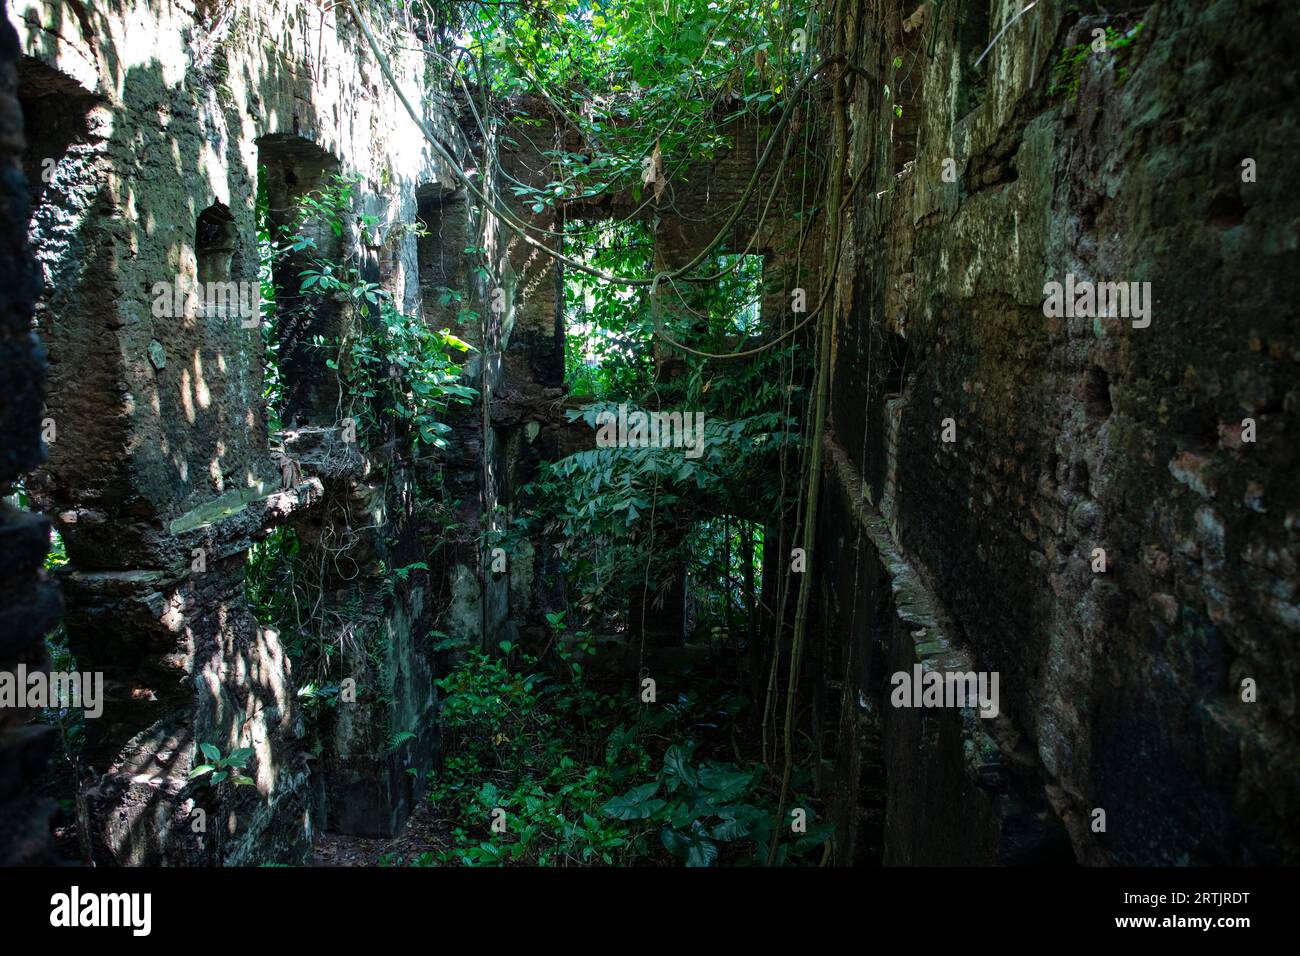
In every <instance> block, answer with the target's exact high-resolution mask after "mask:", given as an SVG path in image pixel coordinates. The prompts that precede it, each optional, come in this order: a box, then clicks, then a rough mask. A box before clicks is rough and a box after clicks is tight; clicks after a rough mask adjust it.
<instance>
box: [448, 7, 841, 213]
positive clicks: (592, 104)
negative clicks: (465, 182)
mask: <svg viewBox="0 0 1300 956" xmlns="http://www.w3.org/2000/svg"><path fill="white" fill-rule="evenodd" d="M461 11H462V16H463V18H464V19H463V28H464V31H465V35H466V36H467V37H468V38H469V42H468V44H467V45H468V48H469V51H470V53H471V56H470V58H469V60H470V62H471V63H472V64H473V73H474V76H473V78H472V79H473V81H476V82H477V83H478V84H479V85H481V86H483V87H486V88H487V89H489V90H490V91H491V92H492V93H494V94H498V95H509V94H517V93H521V92H528V93H532V94H535V95H538V96H541V97H543V98H544V99H546V100H547V101H548V103H549V104H550V105H551V106H552V108H553V109H555V110H556V111H557V112H559V113H561V114H562V115H563V116H564V117H565V122H567V123H568V124H569V125H571V126H572V127H574V128H576V129H577V130H579V132H580V133H581V135H582V139H583V142H584V143H585V144H587V148H586V149H584V150H582V151H580V152H574V151H569V150H564V149H557V150H552V151H549V152H548V153H547V156H548V157H549V158H550V159H551V161H552V163H553V171H554V179H553V181H551V182H550V183H547V184H545V185H541V186H530V185H527V184H524V183H521V182H517V181H516V182H515V183H514V184H513V186H512V188H513V190H514V192H515V194H516V196H517V197H518V200H519V201H520V202H522V203H523V204H524V205H526V206H528V207H530V208H531V209H532V210H533V211H534V212H541V211H542V210H544V209H546V208H547V207H549V206H552V205H554V204H555V203H556V202H558V201H560V200H564V199H571V198H573V197H577V196H594V195H599V194H601V193H603V192H606V191H611V190H620V189H629V190H630V191H631V192H632V194H633V196H634V197H636V198H637V199H638V200H639V199H640V198H641V193H642V189H643V183H642V176H643V171H644V170H645V168H646V165H645V164H646V162H647V160H648V159H649V158H651V157H653V156H654V155H655V154H656V152H658V154H659V155H660V157H661V160H660V162H661V164H662V168H663V173H664V175H665V178H676V179H680V178H681V177H682V176H683V175H684V174H685V173H686V171H687V170H688V169H689V167H690V165H691V164H692V163H694V162H698V161H700V160H706V159H710V158H712V157H713V156H714V155H715V154H716V153H717V152H718V151H719V150H720V149H722V148H724V146H725V145H726V139H725V137H724V135H723V132H722V130H723V127H724V126H725V125H726V124H727V123H728V122H730V121H732V120H734V119H736V118H737V117H739V116H742V115H745V114H750V115H759V116H761V115H764V114H766V113H768V112H770V111H771V110H772V109H773V108H775V107H778V106H780V105H781V96H782V94H783V92H785V91H787V89H788V87H789V86H790V85H791V84H792V82H793V81H795V80H796V79H797V78H798V77H799V76H800V75H801V73H802V71H804V70H806V69H807V67H808V66H809V65H810V64H811V63H812V62H813V61H815V59H816V57H815V55H814V54H813V52H811V51H812V49H813V47H814V46H815V42H816V41H815V36H814V37H812V38H809V39H808V41H807V44H806V47H807V52H805V51H797V50H796V49H795V46H796V44H795V42H794V40H795V30H796V29H806V28H807V27H809V26H810V25H811V26H814V29H815V24H813V23H812V22H811V20H810V19H809V12H808V11H809V4H808V3H807V2H806V0H804V2H801V0H796V2H794V3H784V2H774V3H770V4H754V5H745V4H718V3H716V2H715V0H619V2H618V3H614V2H612V0H535V2H530V3H528V4H477V5H476V4H463V5H461ZM515 126H516V128H517V129H519V130H520V133H519V134H520V135H521V136H522V135H525V134H524V133H523V132H522V126H523V124H521V123H516V124H515Z"/></svg>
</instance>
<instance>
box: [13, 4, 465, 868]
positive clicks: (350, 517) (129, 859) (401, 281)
mask: <svg viewBox="0 0 1300 956" xmlns="http://www.w3.org/2000/svg"><path fill="white" fill-rule="evenodd" d="M10 17H11V19H12V20H13V22H14V24H15V26H16V27H17V32H18V37H19V43H20V47H21V54H22V56H21V63H20V64H19V68H18V75H19V80H18V82H19V96H20V99H21V100H22V109H23V113H24V114H25V116H26V117H27V118H28V119H29V123H30V124H31V125H32V126H33V130H34V135H33V137H32V138H31V141H30V142H29V145H28V150H27V152H26V154H25V156H24V159H23V161H24V165H25V166H26V167H27V169H28V170H29V182H30V184H31V195H32V198H33V199H34V200H35V205H34V212H33V215H32V220H31V239H32V245H33V247H34V249H35V250H36V256H37V263H38V266H39V270H40V278H41V282H42V290H41V296H40V299H39V304H38V314H37V326H38V331H39V333H40V335H41V337H42V339H43V341H44V342H45V343H46V344H47V345H48V348H49V351H50V362H51V372H50V388H49V397H48V402H47V408H46V414H47V415H48V417H49V418H50V419H52V420H53V421H54V423H55V425H56V428H57V439H56V440H55V441H53V442H52V443H51V447H50V456H49V458H50V460H49V463H48V465H47V466H46V467H45V468H44V469H43V470H42V473H41V476H40V479H39V480H38V481H34V482H33V483H34V485H36V486H37V488H38V490H39V496H38V498H39V501H40V503H41V504H42V506H43V507H44V508H45V509H46V510H47V512H48V513H50V514H51V515H52V516H53V517H54V518H55V521H56V525H57V527H58V528H59V530H60V532H61V533H62V534H63V536H64V539H65V540H66V542H67V548H68V554H69V558H70V561H69V565H68V567H67V568H66V569H65V571H64V573H63V574H62V575H61V580H62V582H63V586H64V590H65V593H66V595H67V605H68V609H67V618H66V625H67V631H68V635H69V641H70V645H71V647H72V649H73V651H74V652H75V654H76V655H77V659H78V663H79V666H80V667H81V669H82V670H84V671H102V672H104V673H105V675H106V683H107V697H108V700H107V703H106V707H105V713H104V716H103V717H102V718H99V719H98V720H94V721H89V722H88V738H89V739H88V752H87V755H86V760H87V762H88V764H89V766H90V767H91V768H92V771H93V776H92V777H91V779H90V781H89V782H88V784H87V787H86V789H85V791H84V792H83V794H82V797H81V801H80V802H81V825H82V836H83V843H84V845H85V853H86V855H87V856H88V857H89V858H91V859H93V860H94V861H95V862H96V863H99V864H104V863H158V862H167V863H250V862H261V861H267V860H274V861H279V862H301V861H302V860H303V859H304V858H305V855H306V853H307V852H308V851H309V848H310V841H311V835H312V830H313V821H314V822H315V825H323V826H329V827H331V828H332V829H340V830H344V831H354V832H374V833H387V832H392V830H393V829H395V828H396V826H398V825H399V824H400V823H401V821H402V819H404V817H405V815H406V813H408V812H409V810H410V809H411V807H412V805H413V802H414V795H413V792H412V788H413V787H415V786H417V783H416V782H413V781H414V779H415V778H418V777H422V775H423V772H424V770H426V769H427V768H428V767H429V766H430V763H431V759H432V754H433V749H434V746H435V743H436V741H435V739H434V738H435V732H434V730H433V726H434V723H435V721H434V720H433V714H434V708H435V706H436V701H435V699H434V693H433V688H432V662H431V658H430V655H429V652H428V649H427V647H426V646H425V644H426V642H425V641H424V640H423V637H424V636H425V634H426V633H427V631H428V630H429V629H430V628H431V627H432V625H433V617H434V612H435V599H436V597H437V595H435V594H434V593H433V588H432V586H431V584H430V582H429V581H428V579H427V578H426V577H422V576H420V575H418V574H417V575H414V576H412V577H411V578H410V579H409V581H407V582H403V584H402V585H401V586H400V587H397V588H395V589H385V587H384V585H385V583H386V582H385V581H384V579H383V569H384V568H385V567H390V568H391V567H394V566H400V565H403V564H409V563H410V562H412V561H416V560H419V559H420V557H422V555H421V554H420V553H419V552H418V547H419V531H420V529H418V528H417V527H415V522H413V521H411V520H410V515H411V514H412V512H413V506H412V495H413V492H412V473H411V469H412V468H413V467H415V466H414V464H413V463H411V462H407V461H401V460H396V461H388V462H386V463H385V465H386V467H385V469H384V473H383V474H382V475H380V474H379V469H378V468H377V467H376V466H377V465H378V464H379V462H378V461H377V460H376V461H366V460H363V459H362V458H361V456H360V455H359V453H358V450H357V448H356V446H355V445H352V446H350V447H349V446H348V445H347V440H346V438H345V437H344V435H345V428H344V426H345V424H346V423H344V422H340V421H339V420H338V412H337V387H336V385H335V382H334V377H333V373H331V372H330V371H329V370H328V369H327V368H326V367H325V365H324V360H323V357H321V356H319V355H314V354H310V353H309V351H308V348H307V347H308V345H309V339H310V337H311V336H312V335H313V334H317V333H329V332H331V331H335V329H333V328H332V327H331V325H330V323H331V322H333V321H335V320H334V319H333V318H332V317H331V316H330V315H328V314H306V313H302V314H300V313H298V312H295V310H294V303H293V302H292V301H291V298H292V297H291V295H289V294H288V293H290V292H292V291H296V287H287V286H288V283H290V282H294V281H296V277H284V276H277V277H276V280H277V283H278V284H279V285H280V286H281V287H284V288H282V291H283V292H284V293H285V295H284V303H283V305H284V313H285V315H284V318H285V321H284V322H283V323H281V324H280V326H279V333H280V337H281V339H280V342H279V347H280V358H281V367H282V371H283V372H284V374H285V375H286V392H287V395H288V397H289V401H288V403H287V404H288V406H289V407H288V411H289V412H290V413H291V414H287V415H286V416H285V417H286V422H285V423H286V426H289V430H288V431H286V432H285V433H284V434H281V435H275V436H269V435H268V426H267V416H266V410H265V407H264V401H263V385H264V382H263V343H262V341H261V333H260V331H259V329H258V323H257V317H256V313H255V310H256V308H257V281H258V276H257V270H258V249H257V241H256V235H255V228H256V225H255V197H256V187H257V181H258V175H259V167H262V168H264V169H265V170H266V173H267V177H268V193H269V194H270V195H271V198H272V202H273V206H274V208H273V211H272V221H273V222H275V220H276V216H277V214H278V215H282V216H287V213H288V210H287V209H286V207H287V206H288V207H291V206H292V204H295V203H297V202H298V201H299V200H300V199H301V197H302V196H303V195H304V194H305V193H307V192H308V191H309V190H310V189H311V188H313V187H314V186H318V185H320V184H321V183H323V182H325V181H327V179H328V177H329V176H330V175H331V174H332V173H334V172H339V173H342V174H347V175H351V176H355V177H357V178H359V180H360V184H359V185H358V187H357V193H358V195H359V196H361V197H364V198H363V199H361V200H359V202H360V204H361V208H359V209H358V210H357V212H359V213H364V214H367V215H370V216H373V217H374V221H375V222H376V223H377V224H378V225H377V227H376V229H375V230H374V232H375V233H383V234H387V233H389V231H390V230H392V229H393V227H395V226H397V225H399V224H405V225H413V224H414V223H415V221H416V219H417V216H418V212H419V208H418V207H419V196H420V195H422V194H427V193H429V192H443V191H446V190H448V189H450V188H451V182H452V175H451V173H450V172H449V170H447V169H446V168H444V167H443V166H442V165H441V163H440V162H438V161H436V160H435V159H434V157H433V155H432V151H431V149H430V147H429V146H428V144H427V143H426V142H425V140H424V138H423V137H422V136H421V135H420V133H419V131H418V129H417V128H416V126H415V124H414V123H413V122H412V121H411V120H410V119H409V117H407V115H406V114H405V112H404V110H403V108H402V107H401V105H400V104H399V102H398V100H397V98H396V96H395V95H394V94H393V92H392V91H391V90H390V89H389V88H388V87H387V85H386V83H385V81H384V79H383V76H382V74H381V72H380V69H379V66H378V64H377V62H376V61H375V59H374V58H373V56H372V55H371V54H370V52H369V49H368V47H367V45H366V43H365V41H364V38H363V37H362V35H361V33H360V31H358V30H357V29H356V27H355V26H354V25H353V24H351V22H350V21H349V20H348V19H347V15H346V12H345V11H342V12H341V11H339V10H337V9H336V10H332V11H328V12H324V13H323V12H322V11H321V10H319V9H317V8H314V7H311V6H309V5H303V4H296V3H282V2H274V0H273V2H263V0H247V2H239V3H235V4H231V5H227V6H224V7H222V8H221V9H210V8H209V6H208V5H204V6H201V7H198V8H196V7H195V5H193V4H191V3H188V2H184V0H177V2H168V3H161V4H159V3H144V2H141V3H129V4H127V5H125V6H124V7H122V6H119V7H115V8H113V9H111V10H108V9H103V8H95V9H91V8H88V7H87V6H85V5H83V4H81V3H77V2H72V0H68V2H62V0H56V2H36V0H31V2H27V0H18V2H17V3H15V4H13V5H12V6H11V10H10ZM410 46H411V47H412V48H414V49H418V45H417V44H415V43H412V44H410ZM393 56H394V68H395V70H396V71H397V73H398V76H399V79H400V82H401V83H402V84H403V85H404V86H405V87H406V88H408V89H417V88H419V89H423V88H426V87H427V88H430V89H433V88H436V82H435V81H434V80H433V79H432V73H431V68H430V65H429V63H428V62H426V61H425V59H424V58H423V57H422V56H421V55H420V54H418V53H414V52H411V50H407V51H405V52H399V53H395V54H393ZM417 102H420V103H422V104H424V105H425V108H426V109H427V110H428V111H429V113H428V116H427V119H428V120H429V122H430V123H431V124H432V125H433V126H434V127H435V128H437V129H439V130H440V131H441V133H442V135H443V136H444V137H445V139H446V140H447V141H448V142H452V143H455V142H456V141H457V137H458V135H459V133H458V129H457V127H456V123H455V121H454V119H453V118H452V117H451V115H450V114H449V113H448V111H447V109H446V108H445V104H443V103H442V102H441V101H440V100H439V98H438V97H437V96H436V95H435V96H428V97H420V98H417ZM33 174H37V178H33ZM393 234H394V235H397V236H399V237H400V238H399V239H397V240H394V241H393V242H392V243H389V244H387V245H386V246H384V247H382V248H381V247H376V246H374V245H373V244H372V240H371V239H370V238H369V237H368V235H367V234H365V233H363V231H362V230H361V229H360V228H359V227H355V226H354V227H352V228H350V229H349V231H348V233H347V234H345V235H343V236H340V237H337V241H338V243H339V245H340V248H346V249H350V250H354V251H357V252H358V254H359V257H360V258H361V260H362V262H363V271H364V272H365V274H366V275H367V276H368V277H371V278H373V279H374V281H379V282H381V283H382V284H383V285H384V286H385V288H387V289H388V290H389V291H391V292H392V293H393V295H394V298H395V302H396V304H397V305H398V307H399V308H402V309H404V310H406V311H408V312H414V313H416V314H423V312H424V311H425V303H424V302H423V301H422V297H421V288H420V276H419V269H420V263H419V259H420V256H419V249H418V248H417V240H416V238H415V235H414V234H413V233H412V232H409V231H401V230H395V231H394V232H393ZM457 252H458V253H459V252H460V250H457ZM210 280H215V281H227V280H228V281H230V282H234V283H236V284H238V285H237V286H236V288H237V289H238V292H239V293H241V294H242V293H243V292H244V291H245V290H246V289H249V288H250V287H251V293H252V298H253V306H254V315H253V316H251V317H250V316H247V315H245V314H243V313H238V314H234V315H226V316H213V315H206V316H205V315H200V314H197V313H196V311H195V310H194V308H193V307H192V305H187V306H185V307H184V308H182V309H180V310H179V311H178V310H175V309H174V308H173V309H170V310H169V309H168V308H167V307H166V305H165V304H164V307H163V308H162V309H160V308H159V305H158V296H159V284H160V283H163V284H172V285H179V286H181V287H184V284H185V283H187V282H196V281H210ZM430 311H432V310H430ZM250 318H251V321H250ZM30 404H31V403H30V402H28V403H27V405H30ZM22 411H23V413H24V415H25V416H26V417H25V418H24V419H23V427H24V428H25V429H30V427H31V424H30V421H31V416H33V415H34V414H35V412H34V411H33V410H32V409H31V408H27V407H24V408H23V409H22ZM37 420H39V417H38V418H37ZM273 443H274V444H276V445H282V446H283V448H284V449H285V450H286V451H287V452H288V453H289V454H290V455H291V456H292V457H294V458H298V459H299V460H300V461H301V465H302V471H303V475H302V481H300V482H297V483H293V482H290V486H289V487H282V476H281V474H280V473H279V471H278V470H277V467H276V465H275V463H274V462H273V461H272V459H271V455H270V448H271V445H272V444H273ZM16 447H19V448H21V447H23V446H22V445H21V444H19V445H17V446H16ZM29 459H30V460H29ZM32 464H35V459H32V458H31V456H30V455H28V456H26V457H25V458H24V460H22V461H18V462H15V465H16V466H17V467H21V468H26V467H30V466H31V465H32ZM288 523H292V524H293V525H294V526H295V527H296V528H297V530H298V531H299V537H300V539H301V540H302V542H303V546H304V548H305V549H311V548H314V547H315V548H321V549H328V548H331V547H337V546H338V545H339V543H340V541H342V542H343V543H344V544H346V546H347V548H348V549H349V550H350V554H349V555H348V560H350V561H352V562H353V565H354V567H351V568H349V569H348V571H347V573H346V575H345V576H346V578H347V579H348V582H349V583H348V584H347V586H346V587H345V586H343V585H342V584H339V582H337V581H335V580H333V579H331V580H330V582H329V583H330V585H331V590H330V591H329V593H328V594H327V595H323V598H322V605H321V607H322V609H323V610H322V613H323V614H325V615H327V617H326V619H328V620H334V619H336V618H337V619H341V620H342V621H343V623H342V624H341V625H340V633H339V635H338V636H337V639H338V642H339V644H340V646H341V647H342V648H344V650H345V653H342V654H340V655H339V664H340V666H341V668H342V671H341V672H339V673H336V674H333V675H331V679H333V680H339V679H341V678H343V677H348V676H351V677H353V678H354V679H355V680H356V681H357V683H358V685H359V686H360V687H361V688H362V690H361V694H360V696H359V702H358V706H357V707H356V708H355V709H353V710H352V711H349V712H346V715H345V719H340V720H339V721H338V722H336V723H335V724H333V725H332V726H330V727H329V728H327V733H326V737H325V739H323V740H321V741H315V742H314V741H310V740H308V739H307V737H306V732H305V730H304V723H303V719H302V713H301V711H300V708H299V703H298V700H297V697H296V695H297V692H298V690H299V687H300V685H301V684H302V683H304V682H305V681H306V680H307V679H308V675H295V674H294V673H293V669H292V667H291V664H290V660H289V657H288V654H287V652H286V650H285V648H284V646H282V643H281V641H280V638H279V634H278V633H277V631H276V630H275V629H274V628H270V627H264V626H262V625H261V624H260V623H259V622H258V621H257V620H256V619H255V618H254V616H253V615H252V613H251V612H250V610H249V608H248V606H247V601H246V598H245V563H246V555H247V552H248V550H249V548H250V546H251V545H252V544H253V543H254V542H255V541H257V540H260V539H261V538H262V537H264V536H265V535H266V533H267V532H268V531H269V530H270V529H271V528H273V527H276V526H279V525H283V524H288ZM340 529H343V531H342V532H340ZM335 533H338V534H339V535H340V536H339V537H331V535H332V534H335ZM321 553H322V554H324V553H326V552H325V551H324V550H322V551H321ZM329 553H331V554H332V553H334V552H329ZM335 585H337V587H335ZM345 608H346V609H352V608H360V611H359V615H360V616H359V617H356V619H355V620H352V619H347V618H346V617H345V615H344V609H345ZM331 613H333V614H334V615H335V616H334V617H329V616H328V615H330V614H331ZM347 613H348V614H351V613H352V612H351V611H350V610H349V611H348V612H347ZM354 616H355V615H354ZM353 633H357V634H365V635H367V640H368V641H371V643H367V644H365V645H364V647H361V648H358V645H357V642H355V641H349V640H348V635H349V634H353ZM417 638H418V639H417ZM412 729H416V730H418V732H417V733H416V734H415V736H414V738H410V739H404V742H400V743H399V744H398V745H396V746H394V745H393V744H392V740H393V739H394V738H397V739H399V740H401V739H402V738H401V737H400V734H401V732H403V731H408V730H412ZM201 743H211V744H213V745H215V746H217V747H218V749H219V750H220V751H221V752H222V753H223V754H226V753H229V752H230V751H232V750H234V749H235V748H238V747H251V748H252V749H253V750H254V754H255V756H254V758H253V761H252V763H251V764H250V776H252V777H253V779H254V781H255V785H254V786H250V787H240V788H233V789H231V788H230V787H229V786H228V785H227V786H226V787H225V789H224V790H218V789H216V788H202V787H198V786H196V785H194V784H192V783H190V782H189V781H188V780H187V775H188V772H189V770H190V768H191V767H192V766H194V765H195V764H196V763H198V762H199V760H198V759H196V754H197V750H196V748H197V747H198V745H199V744H201ZM313 751H314V752H313ZM313 757H314V758H315V764H314V765H313V763H312V759H313ZM409 769H413V770H414V771H415V777H414V778H413V776H412V775H411V774H410V773H408V772H407V771H408V770H409ZM199 810H202V811H204V814H205V815H206V820H205V821H199V822H200V823H203V824H204V825H205V826H206V829H203V828H202V827H201V826H199V825H196V821H198V818H199V815H198V811H199Z"/></svg>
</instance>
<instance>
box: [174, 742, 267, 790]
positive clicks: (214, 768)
mask: <svg viewBox="0 0 1300 956" xmlns="http://www.w3.org/2000/svg"><path fill="white" fill-rule="evenodd" d="M199 750H200V751H202V752H203V756H204V758H205V759H206V760H207V763H202V764H199V765H198V766H197V767H195V768H194V769H193V770H191V771H190V775H189V779H190V780H197V779H199V778H202V777H207V780H206V781H205V782H206V783H208V784H211V785H212V786H216V785H217V784H219V783H223V782H224V781H225V780H226V779H227V778H229V779H230V782H231V783H233V784H235V786H237V787H247V786H252V785H253V783H254V781H253V778H252V777H248V776H245V775H244V774H240V773H235V771H236V770H243V769H244V768H245V767H247V766H248V760H249V758H250V757H252V756H253V748H252V747H240V748H238V749H236V750H232V751H231V752H230V753H229V754H228V755H227V756H225V757H223V756H221V750H220V749H219V748H218V747H217V745H216V744H209V743H202V744H199Z"/></svg>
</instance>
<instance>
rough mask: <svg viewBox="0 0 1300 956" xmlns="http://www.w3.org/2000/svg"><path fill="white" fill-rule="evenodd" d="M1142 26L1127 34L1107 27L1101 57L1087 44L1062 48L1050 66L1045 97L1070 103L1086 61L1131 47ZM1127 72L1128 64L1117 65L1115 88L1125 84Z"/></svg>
mask: <svg viewBox="0 0 1300 956" xmlns="http://www.w3.org/2000/svg"><path fill="white" fill-rule="evenodd" d="M1143 26H1144V24H1143V23H1142V22H1141V21H1139V22H1138V23H1136V24H1134V25H1133V26H1132V27H1130V28H1128V29H1127V30H1120V29H1117V28H1116V27H1114V26H1107V27H1106V28H1105V31H1106V36H1105V39H1104V41H1103V43H1104V46H1105V52H1104V53H1096V52H1095V51H1094V50H1093V47H1092V44H1091V43H1077V44H1075V45H1074V46H1071V47H1066V48H1065V50H1063V51H1062V52H1061V55H1060V56H1059V57H1057V60H1056V63H1055V64H1053V66H1052V77H1051V83H1050V84H1049V86H1048V90H1047V93H1048V95H1049V96H1056V95H1062V94H1063V95H1065V96H1068V97H1069V98H1070V99H1074V98H1075V97H1076V96H1078V94H1079V82H1080V81H1081V80H1082V79H1083V70H1084V67H1085V65H1086V64H1087V63H1088V61H1089V59H1090V58H1091V57H1093V56H1094V55H1096V56H1105V55H1108V54H1116V53H1118V52H1119V51H1122V50H1125V49H1127V48H1128V47H1130V46H1132V45H1133V43H1134V42H1135V41H1136V40H1137V38H1138V35H1139V34H1140V33H1141V32H1142V28H1143ZM1129 68H1130V64H1127V63H1121V64H1120V65H1119V66H1118V67H1117V68H1116V71H1115V82H1116V85H1119V86H1122V85H1123V84H1124V83H1125V82H1126V81H1127V80H1128V73H1129Z"/></svg>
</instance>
